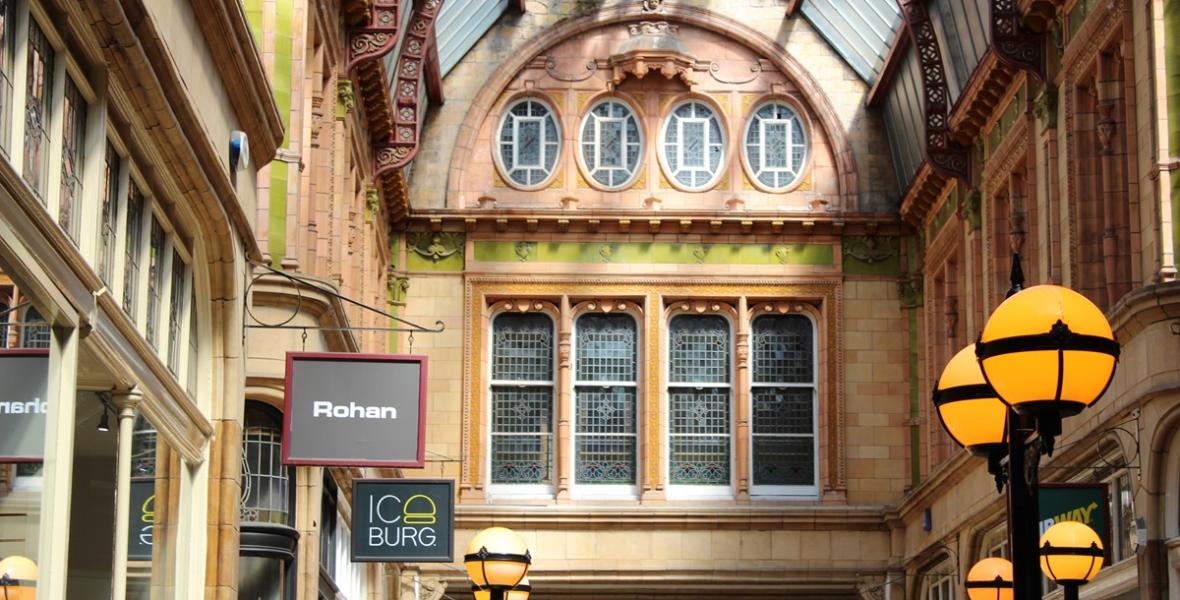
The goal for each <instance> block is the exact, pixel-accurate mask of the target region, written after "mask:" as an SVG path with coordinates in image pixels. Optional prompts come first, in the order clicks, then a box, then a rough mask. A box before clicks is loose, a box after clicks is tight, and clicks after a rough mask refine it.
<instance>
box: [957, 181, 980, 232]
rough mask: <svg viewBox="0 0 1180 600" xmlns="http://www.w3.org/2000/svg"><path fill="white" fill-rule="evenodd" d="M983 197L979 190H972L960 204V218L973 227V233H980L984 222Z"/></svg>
mask: <svg viewBox="0 0 1180 600" xmlns="http://www.w3.org/2000/svg"><path fill="white" fill-rule="evenodd" d="M982 199H983V195H982V194H980V193H979V190H971V191H969V192H967V194H966V196H964V197H963V200H962V201H961V202H959V208H958V211H957V212H958V213H959V218H960V219H963V221H964V222H965V223H967V224H968V225H970V226H971V231H979V227H980V226H981V225H982V222H983V215H982V212H983V211H982V205H983V200H982Z"/></svg>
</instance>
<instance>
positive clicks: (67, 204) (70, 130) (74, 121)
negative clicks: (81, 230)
mask: <svg viewBox="0 0 1180 600" xmlns="http://www.w3.org/2000/svg"><path fill="white" fill-rule="evenodd" d="M65 88H66V90H65V99H64V107H63V113H64V118H63V119H62V132H61V135H62V138H61V139H62V147H61V195H60V196H59V197H58V205H57V209H58V210H57V223H58V225H60V226H61V228H62V230H63V231H65V232H66V234H67V235H69V236H70V239H72V240H74V242H75V243H77V241H78V210H79V208H80V205H81V201H82V165H83V164H84V163H85V160H86V157H85V152H84V150H85V148H86V99H85V98H83V97H82V92H81V91H79V90H78V86H77V85H75V84H74V80H73V79H71V78H69V77H66V85H65Z"/></svg>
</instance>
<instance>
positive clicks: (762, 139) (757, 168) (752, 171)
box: [739, 98, 811, 193]
mask: <svg viewBox="0 0 1180 600" xmlns="http://www.w3.org/2000/svg"><path fill="white" fill-rule="evenodd" d="M767 106H784V107H786V108H787V109H788V110H790V111H791V112H793V113H795V122H796V123H798V125H799V127H798V131H797V132H795V134H794V135H792V127H791V120H790V119H761V118H759V117H758V111H760V110H762V109H763V108H765V107H767ZM766 123H769V124H784V125H786V126H787V132H788V135H787V155H788V161H789V160H790V154H791V148H792V147H794V146H795V145H796V144H792V140H793V139H794V137H795V135H798V136H799V137H800V138H801V140H800V142H799V143H800V144H801V145H802V146H803V160H802V161H800V163H799V168H798V169H797V170H796V171H795V173H794V176H793V177H792V178H791V180H790V181H789V182H787V183H786V184H785V185H781V186H773V185H768V184H766V183H765V182H763V181H762V180H760V179H759V178H758V175H760V174H761V173H762V172H763V171H767V170H769V171H773V172H790V169H783V168H781V167H773V166H768V165H766V128H765V127H763V126H762V125H763V124H766ZM755 125H758V127H759V128H758V144H759V146H760V148H761V150H760V151H759V152H758V163H759V164H757V165H754V164H751V163H750V153H749V149H748V147H747V142H746V140H747V139H748V138H749V136H750V128H752V127H754V126H755ZM809 129H810V123H808V121H807V119H806V113H805V112H803V111H802V110H800V109H799V107H798V106H796V105H795V104H793V103H791V102H788V101H786V100H783V99H781V98H772V99H770V100H766V101H764V102H761V103H759V104H757V105H755V107H754V110H752V111H750V115H749V117H748V118H747V119H746V125H745V127H744V128H743V129H742V143H741V149H740V152H739V154H741V157H742V166H743V167H744V168H745V169H746V176H747V177H748V178H749V179H750V183H752V184H754V186H755V187H757V188H758V189H760V190H762V191H764V192H769V193H782V192H787V191H790V190H792V189H794V188H796V187H798V186H799V184H800V183H802V181H803V175H804V174H805V173H806V172H807V169H808V168H809V166H810V162H811V137H810V135H809Z"/></svg>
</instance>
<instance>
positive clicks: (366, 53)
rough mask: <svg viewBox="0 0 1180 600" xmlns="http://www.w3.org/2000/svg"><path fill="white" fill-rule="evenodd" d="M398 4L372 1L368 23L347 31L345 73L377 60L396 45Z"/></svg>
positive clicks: (381, 0) (383, 0)
mask: <svg viewBox="0 0 1180 600" xmlns="http://www.w3.org/2000/svg"><path fill="white" fill-rule="evenodd" d="M399 3H400V2H399V0H372V7H371V8H370V9H369V20H368V22H367V23H365V25H364V26H363V27H355V28H351V29H349V30H348V64H347V66H346V70H345V72H346V73H348V74H349V75H351V74H352V73H353V71H355V70H356V68H357V67H359V66H360V65H361V63H364V62H368V61H370V60H377V59H379V58H381V57H383V56H385V55H386V54H389V53H390V52H391V51H392V50H393V47H394V46H395V45H397V39H398V36H397V25H398V18H397V12H398V9H399V6H398V5H399Z"/></svg>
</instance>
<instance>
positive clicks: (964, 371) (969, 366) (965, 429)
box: [934, 344, 1008, 456]
mask: <svg viewBox="0 0 1180 600" xmlns="http://www.w3.org/2000/svg"><path fill="white" fill-rule="evenodd" d="M934 406H935V407H936V408H937V409H938V420H939V421H941V422H942V426H943V428H944V429H946V432H947V433H948V434H950V436H951V439H953V440H955V443H957V444H959V445H960V446H963V447H964V448H966V449H967V450H968V451H969V452H971V453H972V454H974V455H976V456H988V455H990V454H992V453H995V452H1002V451H1003V450H1004V449H1005V448H1006V447H1007V445H1008V406H1007V405H1006V404H1004V402H1003V401H1002V400H1000V399H999V397H997V396H996V392H995V390H993V389H992V386H990V385H988V383H987V381H986V380H985V379H984V378H983V371H981V370H980V369H979V361H978V360H977V359H976V358H975V345H974V344H972V345H970V346H967V347H966V348H963V349H962V350H960V351H959V353H958V354H956V355H955V356H954V358H952V359H951V360H950V362H948V363H947V365H946V367H945V368H943V370H942V376H941V377H939V378H938V385H937V386H936V387H935V388H934Z"/></svg>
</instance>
